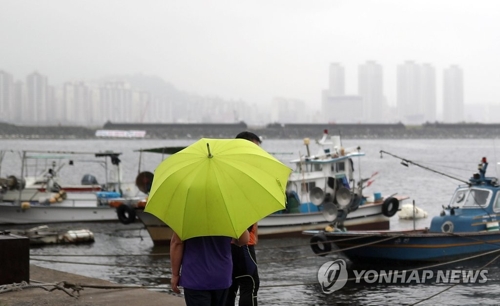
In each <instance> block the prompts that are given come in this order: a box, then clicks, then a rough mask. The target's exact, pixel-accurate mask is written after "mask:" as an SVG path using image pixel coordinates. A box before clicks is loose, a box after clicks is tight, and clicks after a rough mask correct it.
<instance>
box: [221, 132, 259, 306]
mask: <svg viewBox="0 0 500 306" xmlns="http://www.w3.org/2000/svg"><path fill="white" fill-rule="evenodd" d="M235 138H236V139H246V140H249V141H251V142H253V143H255V144H256V145H258V146H260V144H261V143H262V140H261V139H260V137H259V136H257V135H256V134H254V133H252V132H248V131H244V132H241V133H239V134H238V135H236V137H235ZM248 232H249V242H248V244H247V245H237V244H234V243H233V244H231V254H232V257H233V284H232V285H231V288H229V293H228V296H227V300H226V306H234V305H235V301H236V294H237V293H238V289H239V290H240V300H239V303H238V305H239V306H247V305H249V306H257V292H258V291H259V285H260V279H259V271H258V269H257V257H256V256H255V245H256V244H257V241H258V239H259V237H258V228H257V223H254V224H252V225H251V226H250V227H249V228H248Z"/></svg>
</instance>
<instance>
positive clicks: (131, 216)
mask: <svg viewBox="0 0 500 306" xmlns="http://www.w3.org/2000/svg"><path fill="white" fill-rule="evenodd" d="M116 214H117V215H118V220H120V222H121V223H123V224H130V223H132V222H134V221H135V217H136V215H135V210H134V209H133V208H132V207H130V206H129V205H127V204H122V205H120V206H118V208H117V209H116Z"/></svg>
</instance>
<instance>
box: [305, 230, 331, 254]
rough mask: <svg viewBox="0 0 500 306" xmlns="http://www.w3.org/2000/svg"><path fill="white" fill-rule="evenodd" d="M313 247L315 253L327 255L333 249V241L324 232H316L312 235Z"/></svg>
mask: <svg viewBox="0 0 500 306" xmlns="http://www.w3.org/2000/svg"><path fill="white" fill-rule="evenodd" d="M310 242H311V249H312V251H313V252H314V254H316V255H319V256H325V255H326V254H327V253H330V252H331V251H332V243H331V242H330V241H329V240H328V238H326V236H325V235H324V234H316V235H314V236H312V237H311V241H310Z"/></svg>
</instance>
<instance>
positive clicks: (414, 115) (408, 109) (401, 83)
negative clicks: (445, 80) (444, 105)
mask: <svg viewBox="0 0 500 306" xmlns="http://www.w3.org/2000/svg"><path fill="white" fill-rule="evenodd" d="M397 107H398V115H399V118H400V120H401V121H402V122H403V123H406V124H422V123H424V122H434V121H436V112H437V105H436V71H435V69H434V67H433V66H432V65H430V64H422V65H419V64H417V63H415V62H414V61H406V62H405V63H404V64H401V65H398V74H397Z"/></svg>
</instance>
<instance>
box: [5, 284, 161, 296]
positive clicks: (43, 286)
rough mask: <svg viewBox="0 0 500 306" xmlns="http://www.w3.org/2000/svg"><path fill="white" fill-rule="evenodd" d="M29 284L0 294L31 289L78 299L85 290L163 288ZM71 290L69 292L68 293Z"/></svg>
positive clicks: (11, 285) (16, 285) (148, 287)
mask: <svg viewBox="0 0 500 306" xmlns="http://www.w3.org/2000/svg"><path fill="white" fill-rule="evenodd" d="M30 282H32V283H35V284H32V283H31V284H28V283H27V282H24V281H23V282H21V283H13V284H8V285H2V286H0V294H2V293H7V292H15V291H22V290H25V289H31V288H40V289H43V290H45V291H48V292H52V291H54V290H62V291H64V292H65V293H66V294H67V295H69V296H71V297H74V298H76V299H78V298H79V297H80V291H82V290H84V289H85V288H92V289H158V288H164V286H162V287H159V286H139V285H93V284H88V285H87V284H80V283H72V282H67V281H61V282H56V283H42V282H38V281H35V280H31V281H30ZM69 290H71V292H70V291H69Z"/></svg>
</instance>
